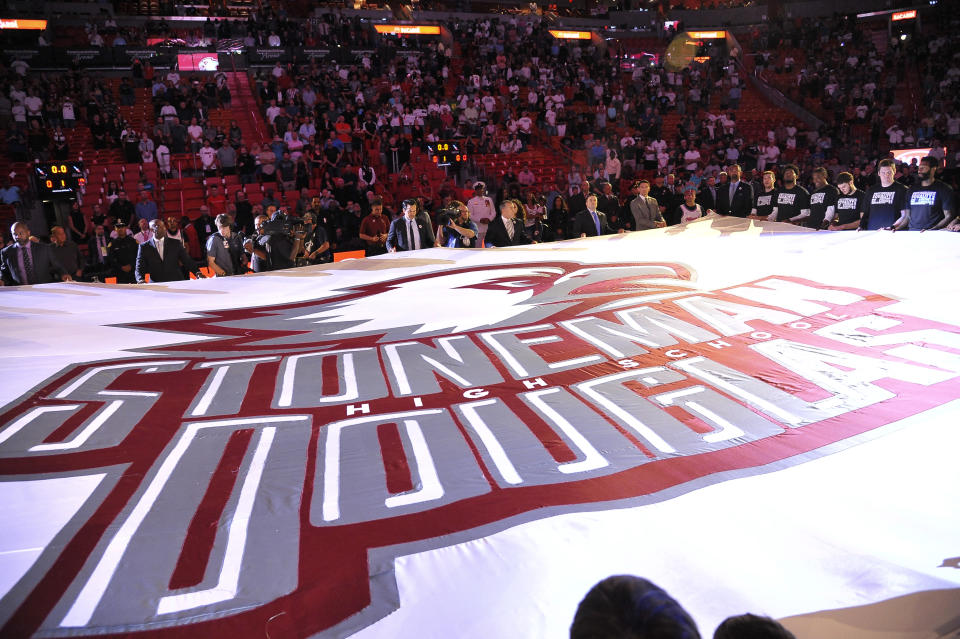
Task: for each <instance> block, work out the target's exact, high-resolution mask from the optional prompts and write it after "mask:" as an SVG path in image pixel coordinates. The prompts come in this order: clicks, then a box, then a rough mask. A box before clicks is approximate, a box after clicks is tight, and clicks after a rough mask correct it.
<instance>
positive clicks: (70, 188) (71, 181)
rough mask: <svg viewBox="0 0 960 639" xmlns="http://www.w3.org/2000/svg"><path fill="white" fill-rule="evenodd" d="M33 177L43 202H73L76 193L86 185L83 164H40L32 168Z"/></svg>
mask: <svg viewBox="0 0 960 639" xmlns="http://www.w3.org/2000/svg"><path fill="white" fill-rule="evenodd" d="M33 175H34V177H35V178H36V180H37V194H38V195H39V197H40V200H41V201H43V202H51V201H54V200H75V199H77V191H78V190H80V188H81V187H83V186H84V185H86V183H87V177H86V175H85V174H84V172H83V162H41V163H39V164H37V165H35V166H34V168H33Z"/></svg>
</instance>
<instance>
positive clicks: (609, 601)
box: [570, 575, 700, 639]
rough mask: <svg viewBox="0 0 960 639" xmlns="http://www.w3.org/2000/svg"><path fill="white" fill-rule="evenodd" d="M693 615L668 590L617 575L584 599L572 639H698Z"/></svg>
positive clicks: (640, 580) (596, 586) (646, 581)
mask: <svg viewBox="0 0 960 639" xmlns="http://www.w3.org/2000/svg"><path fill="white" fill-rule="evenodd" d="M699 637H700V632H699V631H698V630H697V624H696V623H695V622H694V621H693V618H692V617H691V616H690V614H689V613H688V612H687V611H686V610H684V609H683V606H681V605H680V604H679V603H677V601H676V600H675V599H674V598H673V597H671V596H670V595H669V594H667V592H666V591H665V590H663V589H662V588H660V587H659V586H657V585H656V584H654V583H652V582H650V581H648V580H646V579H643V578H642V577H635V576H633V575H615V576H612V577H607V578H606V579H604V580H603V581H601V582H600V583H598V584H596V585H595V586H594V587H593V588H591V589H590V591H589V592H587V594H586V595H585V596H584V598H583V600H582V601H581V602H580V605H579V606H577V612H576V614H575V615H574V618H573V624H571V626H570V639H601V638H602V639H699Z"/></svg>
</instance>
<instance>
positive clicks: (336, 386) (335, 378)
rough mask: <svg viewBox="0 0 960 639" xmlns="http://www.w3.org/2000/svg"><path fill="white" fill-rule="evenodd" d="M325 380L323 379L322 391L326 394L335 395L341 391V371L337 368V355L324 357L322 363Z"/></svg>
mask: <svg viewBox="0 0 960 639" xmlns="http://www.w3.org/2000/svg"><path fill="white" fill-rule="evenodd" d="M320 366H321V368H320V370H321V373H322V375H323V380H322V381H321V386H320V388H321V392H322V393H323V394H324V395H325V396H333V395H336V394H338V393H339V392H340V371H338V370H337V358H336V357H324V358H323V363H322V364H321V365H320Z"/></svg>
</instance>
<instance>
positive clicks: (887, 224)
mask: <svg viewBox="0 0 960 639" xmlns="http://www.w3.org/2000/svg"><path fill="white" fill-rule="evenodd" d="M896 173H897V165H896V163H895V162H894V161H893V160H890V159H885V160H880V164H879V166H878V167H877V175H878V176H879V177H880V182H879V183H878V184H876V185H875V186H873V187H872V188H871V189H870V191H869V195H868V196H867V210H866V211H865V212H864V216H863V219H862V220H860V229H861V230H867V231H878V230H880V229H891V228H893V225H894V224H895V223H896V222H897V221H898V220H900V219H901V218H902V219H904V220H905V219H906V218H907V194H908V192H909V190H908V189H907V187H906V186H904V185H903V184H901V183H900V182H897V181H895V180H894V177H895V176H896Z"/></svg>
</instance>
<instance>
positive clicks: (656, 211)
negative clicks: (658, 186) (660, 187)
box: [630, 195, 664, 231]
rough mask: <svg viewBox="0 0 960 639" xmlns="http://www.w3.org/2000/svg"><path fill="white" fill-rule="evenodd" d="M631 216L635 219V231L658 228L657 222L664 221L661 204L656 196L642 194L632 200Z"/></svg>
mask: <svg viewBox="0 0 960 639" xmlns="http://www.w3.org/2000/svg"><path fill="white" fill-rule="evenodd" d="M630 217H631V218H632V219H633V224H634V230H635V231H646V230H648V229H655V228H657V222H663V221H664V219H663V214H662V213H660V204H659V203H658V202H657V199H656V198H653V197H650V196H649V195H648V196H646V198H644V197H643V196H641V195H638V196H637V197H635V198H633V200H631V201H630Z"/></svg>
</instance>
